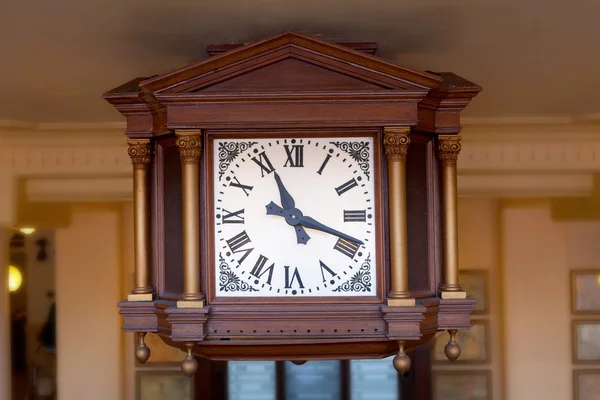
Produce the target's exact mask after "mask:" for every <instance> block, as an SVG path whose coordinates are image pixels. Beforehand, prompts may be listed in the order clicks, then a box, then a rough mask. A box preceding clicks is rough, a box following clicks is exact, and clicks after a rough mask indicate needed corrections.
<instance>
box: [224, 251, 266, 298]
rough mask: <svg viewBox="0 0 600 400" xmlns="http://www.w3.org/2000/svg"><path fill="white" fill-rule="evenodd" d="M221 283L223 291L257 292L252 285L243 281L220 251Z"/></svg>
mask: <svg viewBox="0 0 600 400" xmlns="http://www.w3.org/2000/svg"><path fill="white" fill-rule="evenodd" d="M219 285H220V289H221V291H223V292H257V291H258V290H256V289H254V288H253V287H252V286H250V285H248V284H247V283H246V282H244V281H242V280H241V279H240V278H239V277H238V276H237V275H236V274H235V272H233V271H232V270H231V268H230V267H229V264H227V262H226V261H225V259H224V258H223V256H222V255H221V253H219Z"/></svg>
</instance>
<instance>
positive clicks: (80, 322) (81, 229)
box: [56, 207, 124, 400]
mask: <svg viewBox="0 0 600 400" xmlns="http://www.w3.org/2000/svg"><path fill="white" fill-rule="evenodd" d="M120 221H121V209H120V208H118V207H74V208H73V214H72V224H71V225H70V226H69V227H67V228H62V229H58V230H57V231H56V293H57V298H56V300H57V326H58V328H57V354H58V357H57V368H58V398H59V399H60V400H81V399H86V400H107V399H120V398H122V390H123V389H122V386H123V385H122V383H123V378H122V376H123V369H124V368H123V361H122V357H123V355H122V351H123V334H122V333H121V323H122V322H121V317H120V316H119V315H118V313H117V311H118V310H117V307H116V303H117V302H118V301H119V300H121V299H122V293H121V277H122V271H121V261H122V254H121V248H122V238H121V232H122V227H121V222H120Z"/></svg>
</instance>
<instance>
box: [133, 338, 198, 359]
mask: <svg viewBox="0 0 600 400" xmlns="http://www.w3.org/2000/svg"><path fill="white" fill-rule="evenodd" d="M133 336H134V345H133V346H134V348H135V347H136V346H137V345H138V337H137V335H133ZM144 342H145V343H146V346H148V348H149V349H150V358H149V359H148V361H146V363H145V364H141V363H139V362H138V361H137V360H136V361H135V364H136V366H137V367H157V366H178V367H179V365H180V364H181V361H183V359H184V358H185V356H186V353H185V352H184V351H183V350H180V349H178V348H176V347H171V346H169V345H167V344H166V343H165V342H163V340H162V339H161V338H160V336H159V335H158V334H156V333H151V332H148V333H147V334H146V336H145V337H144Z"/></svg>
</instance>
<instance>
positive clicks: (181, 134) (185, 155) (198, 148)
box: [175, 129, 202, 164]
mask: <svg viewBox="0 0 600 400" xmlns="http://www.w3.org/2000/svg"><path fill="white" fill-rule="evenodd" d="M175 135H176V136H177V147H178V148H179V155H180V156H181V162H182V163H184V164H186V163H197V162H199V160H200V155H201V154H202V138H201V136H202V131H201V130H200V129H181V130H176V131H175Z"/></svg>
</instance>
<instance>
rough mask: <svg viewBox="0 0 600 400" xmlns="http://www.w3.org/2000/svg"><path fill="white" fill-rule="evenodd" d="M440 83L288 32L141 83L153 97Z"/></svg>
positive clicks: (403, 88) (429, 76) (428, 86)
mask: <svg viewBox="0 0 600 400" xmlns="http://www.w3.org/2000/svg"><path fill="white" fill-rule="evenodd" d="M440 83H441V78H440V77H438V76H436V75H434V74H430V73H426V72H418V71H413V70H410V69H408V68H404V67H401V66H399V65H396V64H394V63H391V62H389V61H387V60H384V59H382V58H379V57H376V56H373V55H370V54H366V53H364V52H360V51H357V50H353V49H351V48H348V47H344V46H342V45H339V44H335V43H330V42H325V41H322V40H319V39H316V38H313V37H309V36H304V35H299V34H296V33H286V34H282V35H279V36H276V37H274V38H270V39H266V40H263V41H260V42H256V43H252V44H247V45H245V46H242V47H239V48H236V49H233V50H231V51H227V52H225V53H222V54H220V55H217V56H214V57H210V58H208V59H207V60H204V61H202V62H200V63H197V64H194V65H191V66H188V67H185V68H182V69H179V70H177V71H174V72H171V73H168V74H164V75H159V76H156V77H153V78H150V79H148V80H145V81H143V82H141V83H140V86H141V88H142V89H143V90H144V91H145V92H151V93H155V94H186V95H190V94H194V93H198V94H203V95H206V94H209V93H215V92H216V93H219V92H221V93H225V92H226V93H235V92H241V93H248V92H253V93H260V92H272V91H282V92H286V91H289V92H307V91H308V92H311V91H315V92H317V91H318V92H323V91H334V92H348V91H385V90H399V91H423V90H425V91H429V90H430V89H432V88H435V87H437V86H439V85H440Z"/></svg>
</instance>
